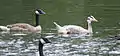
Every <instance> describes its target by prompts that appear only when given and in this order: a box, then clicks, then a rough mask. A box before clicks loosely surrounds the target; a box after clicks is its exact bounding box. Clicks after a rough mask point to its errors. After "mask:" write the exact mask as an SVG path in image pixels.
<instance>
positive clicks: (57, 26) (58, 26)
mask: <svg viewBox="0 0 120 56" xmlns="http://www.w3.org/2000/svg"><path fill="white" fill-rule="evenodd" d="M53 23H54V24H55V25H56V28H57V29H60V28H62V27H61V26H60V25H58V24H57V23H56V22H53Z"/></svg>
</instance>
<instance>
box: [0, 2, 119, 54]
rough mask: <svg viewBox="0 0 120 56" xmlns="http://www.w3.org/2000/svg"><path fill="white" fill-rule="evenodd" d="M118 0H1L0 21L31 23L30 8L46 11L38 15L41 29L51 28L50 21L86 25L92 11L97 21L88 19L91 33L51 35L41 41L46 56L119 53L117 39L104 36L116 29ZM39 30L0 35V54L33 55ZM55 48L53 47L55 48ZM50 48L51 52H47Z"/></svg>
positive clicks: (32, 16)
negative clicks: (49, 42) (24, 34)
mask: <svg viewBox="0 0 120 56" xmlns="http://www.w3.org/2000/svg"><path fill="white" fill-rule="evenodd" d="M119 2H120V1H119V0H1V1H0V25H7V24H13V23H28V24H32V25H34V24H35V22H34V21H35V20H34V19H35V16H34V10H35V9H36V8H41V9H42V10H43V11H45V12H46V14H45V15H41V17H40V25H41V26H42V28H43V31H42V33H52V32H55V30H54V31H53V30H51V29H55V26H54V24H53V22H54V21H56V22H57V23H59V24H60V25H62V26H63V25H66V24H75V25H81V26H83V27H84V28H87V22H86V18H87V16H89V15H93V16H94V17H95V18H96V19H97V20H98V21H99V22H97V23H92V26H93V30H94V36H93V37H88V38H75V39H74V38H73V39H72V38H62V37H60V38H59V37H58V38H57V37H56V36H54V35H45V36H47V37H49V36H52V38H50V40H51V41H52V42H53V43H52V44H48V45H45V50H44V51H45V54H46V56H61V55H62V56H83V55H86V56H113V55H116V56H117V55H118V56H119V55H120V45H119V44H120V42H119V40H116V39H108V38H107V37H108V36H110V35H119V33H120V20H119V18H120V3H119ZM39 38H40V37H39V34H38V35H37V34H29V35H27V36H13V35H11V34H1V35H0V55H3V56H9V55H13V56H16V55H17V56H26V55H27V56H30V55H31V56H35V55H34V53H35V52H36V51H37V48H36V47H38V46H37V44H38V39H39ZM55 50H56V51H55ZM50 51H51V52H50Z"/></svg>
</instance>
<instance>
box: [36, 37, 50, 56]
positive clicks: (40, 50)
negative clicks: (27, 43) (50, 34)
mask: <svg viewBox="0 0 120 56" xmlns="http://www.w3.org/2000/svg"><path fill="white" fill-rule="evenodd" d="M46 43H51V42H50V41H49V40H48V39H47V38H41V39H40V40H39V47H38V52H36V56H44V54H43V46H44V44H46Z"/></svg>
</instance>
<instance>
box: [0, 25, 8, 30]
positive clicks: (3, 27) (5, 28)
mask: <svg viewBox="0 0 120 56" xmlns="http://www.w3.org/2000/svg"><path fill="white" fill-rule="evenodd" d="M0 29H1V30H3V31H8V30H10V28H7V27H5V26H0Z"/></svg>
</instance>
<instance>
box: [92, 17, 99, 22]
mask: <svg viewBox="0 0 120 56" xmlns="http://www.w3.org/2000/svg"><path fill="white" fill-rule="evenodd" d="M90 17H91V18H93V21H95V22H98V20H97V19H95V17H94V16H90Z"/></svg>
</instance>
